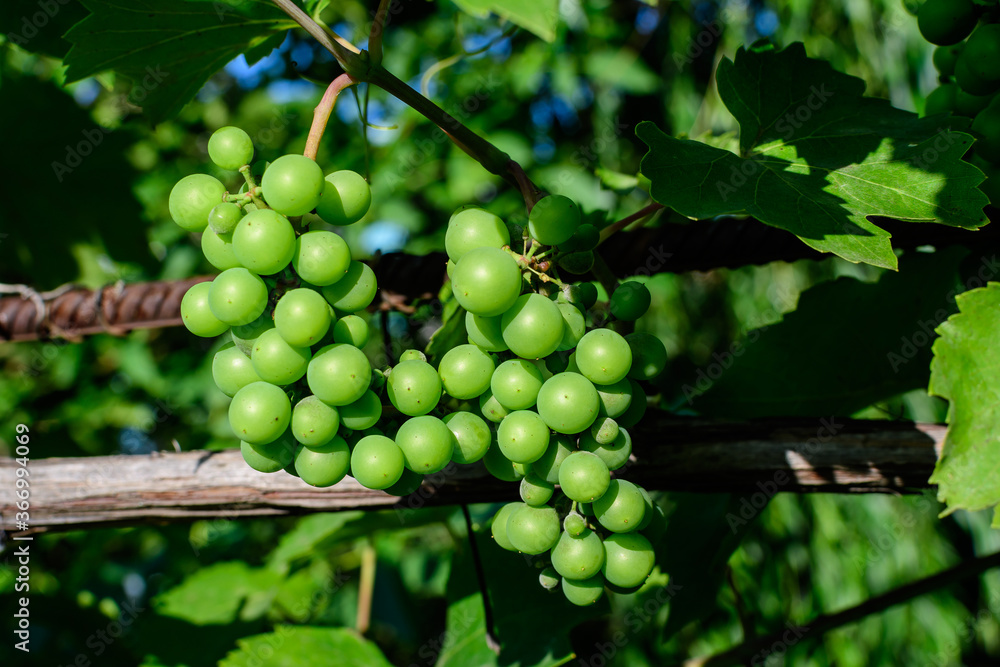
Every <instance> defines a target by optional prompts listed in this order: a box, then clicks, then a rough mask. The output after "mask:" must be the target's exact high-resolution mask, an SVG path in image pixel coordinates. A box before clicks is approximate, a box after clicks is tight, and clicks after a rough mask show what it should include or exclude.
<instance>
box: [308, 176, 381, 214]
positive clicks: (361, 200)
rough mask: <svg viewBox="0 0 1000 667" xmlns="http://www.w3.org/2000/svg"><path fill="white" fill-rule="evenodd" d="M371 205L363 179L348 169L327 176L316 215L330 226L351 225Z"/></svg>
mask: <svg viewBox="0 0 1000 667" xmlns="http://www.w3.org/2000/svg"><path fill="white" fill-rule="evenodd" d="M371 205H372V189H371V186H369V185H368V181H366V180H365V179H364V177H363V176H362V175H361V174H359V173H357V172H355V171H351V170H349V169H344V170H341V171H335V172H333V173H332V174H327V175H326V178H325V179H324V184H323V190H322V194H321V196H320V198H319V202H318V203H317V204H316V215H318V216H319V217H321V218H323V220H324V221H326V222H328V223H330V224H331V225H338V226H344V225H353V224H354V223H355V222H357V221H358V220H360V219H361V218H363V217H365V214H366V213H368V209H369V208H371Z"/></svg>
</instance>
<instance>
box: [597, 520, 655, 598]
mask: <svg viewBox="0 0 1000 667" xmlns="http://www.w3.org/2000/svg"><path fill="white" fill-rule="evenodd" d="M655 563H656V554H655V553H654V552H653V545H651V544H650V543H649V540H647V539H646V538H645V537H643V536H642V535H639V534H638V533H630V534H620V533H619V534H613V535H608V536H607V537H606V538H604V567H603V568H602V570H601V571H602V573H603V574H604V578H605V579H607V580H608V583H610V584H614V585H615V586H621V587H622V588H633V587H635V586H641V585H642V584H643V582H645V581H646V577H648V576H649V573H650V572H652V571H653V565H654V564H655Z"/></svg>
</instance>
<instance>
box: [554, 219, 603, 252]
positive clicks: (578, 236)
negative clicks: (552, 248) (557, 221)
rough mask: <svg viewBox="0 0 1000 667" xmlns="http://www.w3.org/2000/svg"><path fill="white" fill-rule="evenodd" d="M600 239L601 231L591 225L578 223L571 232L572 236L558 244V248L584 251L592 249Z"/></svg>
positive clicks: (569, 250)
mask: <svg viewBox="0 0 1000 667" xmlns="http://www.w3.org/2000/svg"><path fill="white" fill-rule="evenodd" d="M600 241H601V232H600V231H599V230H598V229H597V227H594V226H593V225H580V226H579V227H577V228H576V231H575V232H573V236H571V237H570V238H569V240H568V241H566V242H565V243H562V244H560V246H559V249H560V250H562V251H563V252H586V251H587V250H593V249H594V248H596V247H597V244H598V243H600Z"/></svg>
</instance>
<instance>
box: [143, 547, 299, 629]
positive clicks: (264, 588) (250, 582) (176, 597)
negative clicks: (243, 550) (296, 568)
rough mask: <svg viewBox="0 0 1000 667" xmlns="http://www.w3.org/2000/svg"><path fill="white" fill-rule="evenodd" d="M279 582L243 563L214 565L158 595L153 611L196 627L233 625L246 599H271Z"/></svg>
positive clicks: (269, 573)
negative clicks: (262, 595)
mask: <svg viewBox="0 0 1000 667" xmlns="http://www.w3.org/2000/svg"><path fill="white" fill-rule="evenodd" d="M281 579H282V576H281V575H280V574H278V573H276V572H273V571H271V570H267V569H261V568H252V567H250V566H249V565H247V564H246V563H244V562H242V561H232V562H227V563H217V564H215V565H210V566H208V567H204V568H202V569H200V570H198V571H196V572H195V573H194V574H192V575H191V576H189V577H188V578H186V579H185V580H184V581H183V582H181V584H180V585H178V586H175V587H174V588H171V589H170V590H168V591H166V592H164V593H161V594H160V595H158V596H157V597H156V600H155V604H156V611H157V613H159V614H160V615H161V616H172V617H173V618H180V619H184V620H186V621H189V622H191V623H194V624H195V625H211V624H215V625H224V624H227V623H232V622H233V621H235V620H236V619H237V617H238V616H239V615H240V608H241V607H242V606H243V604H244V602H245V601H246V600H247V599H248V598H249V597H251V596H253V595H254V594H256V593H270V594H271V595H274V594H275V593H277V587H278V584H279V583H281ZM244 620H249V619H244Z"/></svg>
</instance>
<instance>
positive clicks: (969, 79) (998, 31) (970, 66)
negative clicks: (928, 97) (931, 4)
mask: <svg viewBox="0 0 1000 667" xmlns="http://www.w3.org/2000/svg"><path fill="white" fill-rule="evenodd" d="M938 1H940V0H938ZM962 1H963V2H971V0H962ZM955 78H956V79H957V80H958V85H959V86H961V87H962V89H963V90H965V91H966V92H969V93H972V94H973V95H989V94H991V93H994V92H996V91H997V90H1000V24H996V23H994V24H986V25H981V26H979V27H978V28H977V29H976V31H975V32H974V33H972V36H971V37H969V41H968V42H966V43H965V47H964V48H963V49H962V53H961V55H959V57H958V62H956V63H955Z"/></svg>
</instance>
